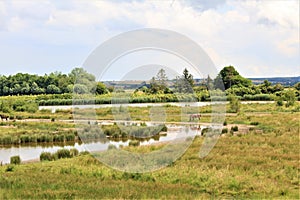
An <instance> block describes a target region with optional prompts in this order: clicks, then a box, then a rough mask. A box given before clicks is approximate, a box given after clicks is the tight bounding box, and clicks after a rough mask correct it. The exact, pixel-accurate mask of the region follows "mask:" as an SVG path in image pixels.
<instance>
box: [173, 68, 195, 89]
mask: <svg viewBox="0 0 300 200" xmlns="http://www.w3.org/2000/svg"><path fill="white" fill-rule="evenodd" d="M193 87H194V78H193V75H192V74H190V73H189V71H188V70H187V69H186V68H185V69H184V70H183V75H182V76H181V77H180V76H177V77H176V80H175V90H176V92H179V93H192V92H193Z"/></svg>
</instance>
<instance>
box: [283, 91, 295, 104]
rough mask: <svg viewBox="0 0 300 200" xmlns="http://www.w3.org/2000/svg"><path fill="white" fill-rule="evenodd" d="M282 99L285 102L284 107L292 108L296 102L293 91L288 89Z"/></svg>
mask: <svg viewBox="0 0 300 200" xmlns="http://www.w3.org/2000/svg"><path fill="white" fill-rule="evenodd" d="M283 98H284V100H286V104H285V106H286V107H289V106H293V105H294V104H295V102H296V95H295V91H294V90H293V89H288V90H286V91H284V93H283Z"/></svg>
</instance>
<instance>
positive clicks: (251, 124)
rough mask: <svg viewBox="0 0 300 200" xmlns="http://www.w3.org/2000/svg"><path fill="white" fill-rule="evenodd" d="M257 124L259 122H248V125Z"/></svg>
mask: <svg viewBox="0 0 300 200" xmlns="http://www.w3.org/2000/svg"><path fill="white" fill-rule="evenodd" d="M258 124H259V122H250V125H255V126H257V125H258Z"/></svg>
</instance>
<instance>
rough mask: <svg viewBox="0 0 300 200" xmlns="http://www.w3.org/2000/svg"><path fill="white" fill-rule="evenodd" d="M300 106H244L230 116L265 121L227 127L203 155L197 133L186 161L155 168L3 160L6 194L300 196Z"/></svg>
mask: <svg viewBox="0 0 300 200" xmlns="http://www.w3.org/2000/svg"><path fill="white" fill-rule="evenodd" d="M297 106H298V105H296V106H295V107H294V108H288V109H286V108H282V109H286V110H276V109H277V108H276V107H275V106H273V105H256V106H255V107H254V106H251V105H243V106H242V112H241V113H240V114H238V115H228V116H227V118H226V121H227V123H228V124H251V122H258V124H256V127H257V128H258V129H260V130H262V131H261V132H257V131H255V130H253V131H250V132H249V133H247V134H238V135H231V134H225V135H224V136H222V137H221V138H220V139H219V140H218V143H217V144H216V146H215V147H214V148H213V150H212V151H211V152H210V154H209V155H208V156H207V157H205V158H203V159H200V158H199V156H198V155H199V149H200V146H201V144H202V142H203V138H201V137H197V138H196V139H195V140H194V142H193V143H192V145H191V146H190V148H189V149H188V150H187V152H186V153H185V154H184V155H183V156H182V157H181V158H180V159H179V160H177V161H176V162H174V163H173V164H171V165H170V166H168V167H166V168H164V169H162V170H159V171H155V172H151V173H145V174H132V173H126V172H119V171H116V170H113V169H110V168H108V167H107V166H105V165H103V164H101V163H100V162H98V161H97V160H96V159H94V158H93V157H92V156H90V155H80V156H78V157H75V158H71V159H61V160H57V161H51V162H42V163H29V164H21V165H16V166H11V165H9V166H2V167H0V199H14V198H20V199H24V198H31V199H32V198H33V199H42V198H47V199H48V198H54V199H57V198H59V199H61V198H63V199H82V198H84V199H90V198H109V199H113V198H116V199H124V198H148V199H149V198H161V199H195V198H232V197H234V198H270V199H274V198H283V199H299V171H300V167H299V153H300V152H299V112H295V111H294V110H293V109H297ZM135 109H137V110H138V109H139V108H135ZM170 109H175V110H176V109H177V108H170ZM254 109H255V111H257V112H254ZM172 112H175V111H174V110H173V111H172ZM258 112H261V113H258ZM137 113H138V112H137ZM205 118H207V119H209V117H204V119H203V120H204V121H206V120H205ZM201 121H202V120H201ZM125 148H129V150H130V148H131V150H132V149H134V151H138V152H148V151H151V150H155V149H156V148H153V147H147V146H146V147H125Z"/></svg>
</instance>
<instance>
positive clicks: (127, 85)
mask: <svg viewBox="0 0 300 200" xmlns="http://www.w3.org/2000/svg"><path fill="white" fill-rule="evenodd" d="M248 79H250V80H251V81H252V83H253V84H256V85H258V84H261V83H263V82H264V80H268V81H270V82H271V83H272V84H276V83H280V84H282V85H283V86H293V85H295V84H296V83H298V82H300V76H298V77H271V78H248ZM202 81H203V79H195V83H196V85H198V84H200V83H201V82H202ZM104 83H105V84H106V85H111V86H119V87H123V88H124V89H136V88H139V87H142V86H145V85H146V86H149V84H150V83H149V81H142V80H141V81H139V80H128V81H104ZM168 84H169V85H170V86H172V85H173V84H174V80H169V83H168Z"/></svg>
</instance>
